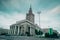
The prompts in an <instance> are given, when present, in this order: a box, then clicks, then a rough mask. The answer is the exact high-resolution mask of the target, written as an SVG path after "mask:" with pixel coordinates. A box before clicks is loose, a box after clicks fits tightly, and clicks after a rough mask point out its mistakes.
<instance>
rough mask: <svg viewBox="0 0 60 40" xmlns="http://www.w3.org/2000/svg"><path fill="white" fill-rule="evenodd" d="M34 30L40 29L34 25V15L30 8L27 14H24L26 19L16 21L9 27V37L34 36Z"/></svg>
mask: <svg viewBox="0 0 60 40" xmlns="http://www.w3.org/2000/svg"><path fill="white" fill-rule="evenodd" d="M35 29H39V30H40V28H39V27H38V26H37V25H36V24H35V23H34V14H33V13H32V8H31V6H30V9H29V12H28V13H27V14H26V19H25V20H22V21H18V22H16V23H15V24H12V25H11V26H10V34H11V35H25V36H26V35H28V34H29V35H36V34H35Z"/></svg>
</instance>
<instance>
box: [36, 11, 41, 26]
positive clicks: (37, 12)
mask: <svg viewBox="0 0 60 40" xmlns="http://www.w3.org/2000/svg"><path fill="white" fill-rule="evenodd" d="M37 13H38V15H39V26H40V13H41V11H40V12H37Z"/></svg>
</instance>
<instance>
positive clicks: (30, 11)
mask: <svg viewBox="0 0 60 40" xmlns="http://www.w3.org/2000/svg"><path fill="white" fill-rule="evenodd" d="M29 13H32V8H31V5H30V9H29Z"/></svg>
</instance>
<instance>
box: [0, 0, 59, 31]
mask: <svg viewBox="0 0 60 40" xmlns="http://www.w3.org/2000/svg"><path fill="white" fill-rule="evenodd" d="M30 5H31V6H32V10H33V13H34V14H35V23H36V24H39V17H38V13H37V12H40V11H41V14H40V26H41V28H53V29H56V30H57V31H60V0H0V28H5V29H9V26H10V25H11V24H14V23H15V22H16V21H20V20H24V19H25V17H26V13H28V10H29V7H30Z"/></svg>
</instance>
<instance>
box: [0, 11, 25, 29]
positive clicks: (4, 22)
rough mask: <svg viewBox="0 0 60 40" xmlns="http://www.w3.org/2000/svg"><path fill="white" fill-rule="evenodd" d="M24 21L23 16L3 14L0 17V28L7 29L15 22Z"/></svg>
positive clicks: (16, 13)
mask: <svg viewBox="0 0 60 40" xmlns="http://www.w3.org/2000/svg"><path fill="white" fill-rule="evenodd" d="M23 19H25V14H23V13H20V14H19V13H18V12H14V13H13V14H4V15H0V27H2V28H5V29H6V28H7V29H9V26H10V25H11V24H14V23H15V22H16V21H19V20H23Z"/></svg>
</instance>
